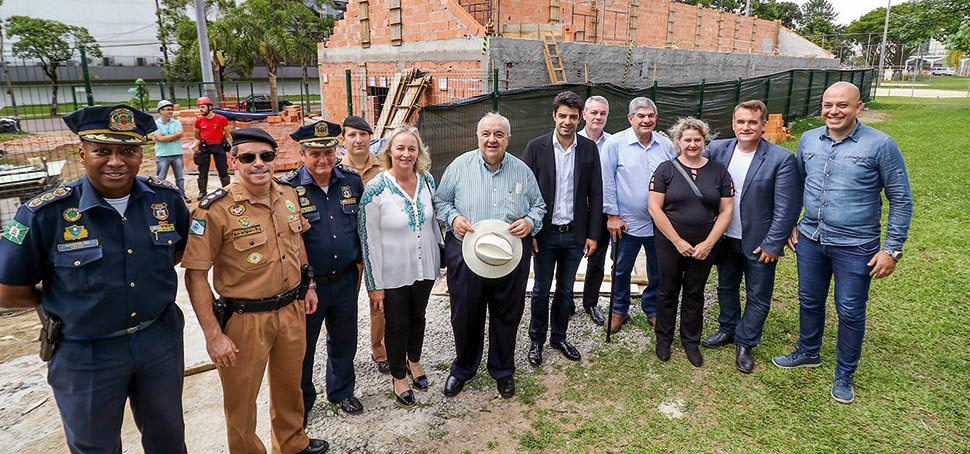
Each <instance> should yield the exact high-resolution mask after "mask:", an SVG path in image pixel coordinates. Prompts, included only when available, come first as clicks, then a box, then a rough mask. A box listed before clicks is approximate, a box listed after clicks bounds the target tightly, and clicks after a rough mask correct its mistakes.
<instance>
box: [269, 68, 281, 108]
mask: <svg viewBox="0 0 970 454" xmlns="http://www.w3.org/2000/svg"><path fill="white" fill-rule="evenodd" d="M266 74H267V75H268V76H269V101H270V106H271V108H272V109H273V112H277V113H278V112H279V111H280V100H279V98H278V97H277V96H278V92H277V90H276V62H275V61H274V58H272V57H271V58H267V59H266Z"/></svg>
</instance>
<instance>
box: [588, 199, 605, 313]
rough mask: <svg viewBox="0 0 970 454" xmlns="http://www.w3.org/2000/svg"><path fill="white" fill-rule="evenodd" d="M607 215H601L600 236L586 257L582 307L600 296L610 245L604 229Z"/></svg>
mask: <svg viewBox="0 0 970 454" xmlns="http://www.w3.org/2000/svg"><path fill="white" fill-rule="evenodd" d="M607 219H608V218H607V216H606V215H605V214H604V215H603V230H602V233H601V234H600V235H601V238H600V239H599V241H597V242H596V250H595V251H593V253H592V254H590V256H589V257H586V280H585V281H583V307H593V306H596V303H597V302H598V301H599V298H600V285H602V284H603V275H604V274H605V272H606V254H607V251H608V250H609V246H610V240H611V238H610V231H609V230H606V220H607Z"/></svg>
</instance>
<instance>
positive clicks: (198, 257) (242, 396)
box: [182, 128, 328, 453]
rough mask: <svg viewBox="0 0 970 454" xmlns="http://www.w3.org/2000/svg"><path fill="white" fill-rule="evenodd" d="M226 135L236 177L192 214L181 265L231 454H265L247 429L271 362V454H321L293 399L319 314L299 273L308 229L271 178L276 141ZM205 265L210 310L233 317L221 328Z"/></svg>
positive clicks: (247, 131) (257, 133)
mask: <svg viewBox="0 0 970 454" xmlns="http://www.w3.org/2000/svg"><path fill="white" fill-rule="evenodd" d="M231 134H232V143H233V146H232V150H231V151H230V164H231V165H232V167H233V168H234V170H235V173H236V179H235V181H233V182H232V183H231V184H229V185H228V186H226V187H225V188H220V189H217V190H216V191H215V192H212V193H210V194H209V195H208V196H206V198H205V199H203V200H202V201H201V202H200V203H199V206H198V208H196V209H195V211H193V212H192V216H191V217H192V221H191V224H190V227H189V235H188V236H189V240H188V245H187V247H186V252H185V258H184V259H183V260H182V266H183V267H185V268H186V272H185V286H186V288H187V289H188V292H189V298H190V299H191V301H192V307H193V308H194V309H195V313H196V316H197V318H198V320H199V324H200V325H201V326H202V331H203V332H204V333H205V339H206V350H207V351H208V352H209V356H210V357H211V358H212V362H213V363H215V364H216V366H217V367H218V370H219V376H220V378H221V379H222V386H223V394H224V395H225V398H224V399H223V404H224V406H225V414H226V425H227V433H228V436H229V452H234V453H235V452H263V451H264V449H263V444H262V441H261V440H260V439H259V437H258V436H257V435H256V431H255V430H256V427H255V424H254V423H253V422H254V421H256V414H255V411H256V402H255V399H256V395H257V394H258V392H259V387H260V383H261V382H262V377H263V372H264V371H265V370H266V366H267V362H268V363H269V365H270V366H271V367H270V368H269V382H270V393H271V394H272V395H273V399H272V402H271V405H272V406H273V409H272V413H273V415H274V416H273V418H272V428H273V449H272V450H273V452H299V453H323V452H326V451H327V449H328V445H327V443H326V442H325V441H322V440H311V439H309V438H307V436H306V434H305V433H304V427H303V416H304V413H303V399H302V398H301V392H300V370H301V365H302V362H303V354H304V349H305V347H306V319H307V316H308V314H313V313H314V312H315V311H316V309H317V294H316V292H314V291H313V290H308V288H309V287H310V284H309V277H308V276H304V275H302V273H301V268H302V267H303V266H304V265H305V264H306V263H307V256H306V250H305V248H304V244H303V237H302V234H303V232H305V231H307V229H309V227H310V225H309V224H308V223H307V221H306V220H305V219H304V218H303V216H301V215H300V209H299V205H298V204H299V197H298V196H297V193H296V191H295V190H294V189H293V188H291V187H289V186H287V185H283V184H279V183H277V182H276V181H275V180H274V179H273V170H274V169H275V160H276V148H277V146H276V141H275V140H274V139H273V137H272V136H270V135H269V134H268V133H266V132H265V131H263V130H261V129H256V128H243V129H236V130H234V131H232V133H231ZM210 268H212V277H213V283H214V284H215V290H216V292H217V293H218V294H219V296H220V298H219V300H218V301H216V307H217V308H220V309H224V310H226V311H227V312H229V313H231V314H232V315H231V316H230V317H229V319H228V321H227V322H225V327H224V328H222V327H220V322H219V321H218V320H217V319H216V316H215V312H214V310H213V307H214V306H213V304H214V302H213V296H212V292H211V290H210V288H209V280H208V272H209V269H210ZM310 277H312V276H310ZM303 292H305V298H306V299H305V300H303V299H301V294H302V293H303ZM223 320H224V319H223Z"/></svg>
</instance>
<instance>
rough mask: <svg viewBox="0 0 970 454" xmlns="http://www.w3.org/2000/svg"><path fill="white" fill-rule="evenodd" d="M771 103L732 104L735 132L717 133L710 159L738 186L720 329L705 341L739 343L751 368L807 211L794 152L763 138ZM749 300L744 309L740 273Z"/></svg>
mask: <svg viewBox="0 0 970 454" xmlns="http://www.w3.org/2000/svg"><path fill="white" fill-rule="evenodd" d="M767 116H768V109H767V108H766V107H765V105H764V103H762V102H761V101H746V102H743V103H741V104H739V105H738V106H736V107H735V108H734V116H733V121H732V122H731V124H732V128H733V129H734V134H735V138H734V139H724V140H715V141H713V142H711V146H710V148H709V150H708V155H709V158H710V159H711V160H713V161H715V162H719V163H721V164H723V165H724V166H725V167H727V168H728V172H730V173H731V178H732V179H733V180H734V187H735V188H736V191H735V195H734V216H733V219H732V220H731V224H730V226H728V229H727V232H725V234H724V239H723V241H722V245H721V247H722V248H723V249H724V250H723V251H722V255H721V260H720V261H719V263H718V265H717V274H718V286H717V298H718V305H719V306H720V308H721V314H720V316H718V323H719V324H720V328H719V329H718V332H717V333H715V334H714V335H713V336H711V337H708V338H707V339H704V340H703V341H702V342H701V344H702V345H704V346H705V347H708V348H718V347H721V346H723V345H727V344H730V343H732V342H733V343H734V344H736V345H737V352H736V357H735V364H736V365H737V368H738V370H739V371H741V372H743V373H746V374H747V373H751V371H752V370H753V369H754V357H753V356H752V354H751V349H752V348H754V347H756V346H757V345H758V343H759V342H760V341H761V331H762V328H763V327H764V323H765V319H766V318H767V317H768V309H769V308H770V307H771V294H772V292H773V291H774V286H775V265H776V264H777V261H778V257H780V256H782V255H784V251H783V249H784V247H785V242H786V241H787V239H788V237H789V235H791V231H792V227H794V226H795V222H796V221H797V220H798V214H799V211H800V210H801V200H802V187H801V180H800V178H799V174H798V167H797V164H796V161H795V155H793V154H792V153H791V152H790V151H788V150H786V149H784V148H782V147H779V146H778V145H775V144H773V143H771V142H768V141H766V140H764V139H762V138H761V136H762V134H763V133H764V129H765V120H766V119H767ZM742 277H744V280H745V294H746V299H747V305H746V306H745V309H744V314H743V315H742V313H741V297H740V289H741V278H742Z"/></svg>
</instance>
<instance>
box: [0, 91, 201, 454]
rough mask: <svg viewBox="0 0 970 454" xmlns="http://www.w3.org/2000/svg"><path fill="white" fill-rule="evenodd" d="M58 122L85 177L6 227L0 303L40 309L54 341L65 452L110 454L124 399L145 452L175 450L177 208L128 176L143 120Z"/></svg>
mask: <svg viewBox="0 0 970 454" xmlns="http://www.w3.org/2000/svg"><path fill="white" fill-rule="evenodd" d="M64 122H65V123H67V126H68V128H70V129H71V131H72V132H74V133H75V134H77V135H78V136H80V138H81V145H80V153H79V157H80V161H81V164H82V165H83V166H84V168H85V175H84V176H82V177H81V178H79V179H78V180H75V181H73V182H71V183H68V184H66V185H64V186H60V187H57V188H54V189H52V190H50V191H47V192H45V193H43V194H41V195H38V196H37V197H34V198H33V199H31V200H30V201H28V202H27V203H26V204H25V205H23V206H21V207H20V209H19V210H18V211H17V214H16V216H15V217H14V219H13V221H11V222H10V224H9V225H8V226H7V229H6V231H5V233H4V235H3V239H0V306H2V307H8V308H34V307H36V306H37V305H40V306H41V307H42V308H43V312H44V313H46V314H45V316H46V317H47V322H46V323H45V324H44V327H45V329H46V330H47V331H48V332H47V336H46V337H47V338H49V339H51V340H54V339H53V338H58V337H59V342H58V343H56V344H54V346H53V356H52V357H50V358H49V362H48V369H47V380H48V382H49V383H50V385H51V388H52V389H53V391H54V398H55V400H56V401H57V406H58V409H59V410H60V413H61V420H62V421H63V424H64V431H65V433H66V436H67V443H68V447H69V448H70V450H71V452H72V453H120V452H121V425H122V421H123V419H124V410H125V400H126V399H129V400H130V403H131V409H132V413H133V415H134V418H135V423H136V424H137V425H138V428H139V430H140V431H141V433H142V447H143V448H144V451H145V452H146V453H148V454H151V453H165V454H170V453H184V452H185V451H186V449H185V426H184V423H183V420H182V373H183V368H184V361H183V352H182V328H183V326H184V319H183V317H182V312H181V311H180V310H179V308H178V307H177V306H176V305H175V295H176V288H177V285H178V279H177V277H176V274H175V269H174V266H175V264H176V263H178V262H179V261H180V260H181V257H182V250H183V249H184V248H185V241H186V240H185V238H186V234H187V233H188V220H189V211H188V208H187V207H186V206H185V202H183V201H182V197H181V196H180V195H179V191H178V188H176V187H175V186H174V185H173V184H171V183H169V182H167V181H163V180H158V179H155V178H145V177H139V176H137V174H138V170H139V167H140V166H141V161H142V145H144V144H146V143H147V142H148V140H147V139H146V136H147V135H148V134H150V133H151V132H152V131H154V130H155V122H154V120H153V119H152V117H151V116H150V115H147V114H144V113H142V112H140V111H138V110H136V109H134V108H132V107H129V106H126V105H121V104H119V105H113V106H95V107H86V108H83V109H81V110H78V111H76V112H73V113H71V114H69V115H67V116H65V117H64ZM38 283H40V284H42V285H41V286H37V284H38ZM57 325H60V335H59V336H58V335H57V333H56V332H53V331H57ZM42 356H43V355H42Z"/></svg>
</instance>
